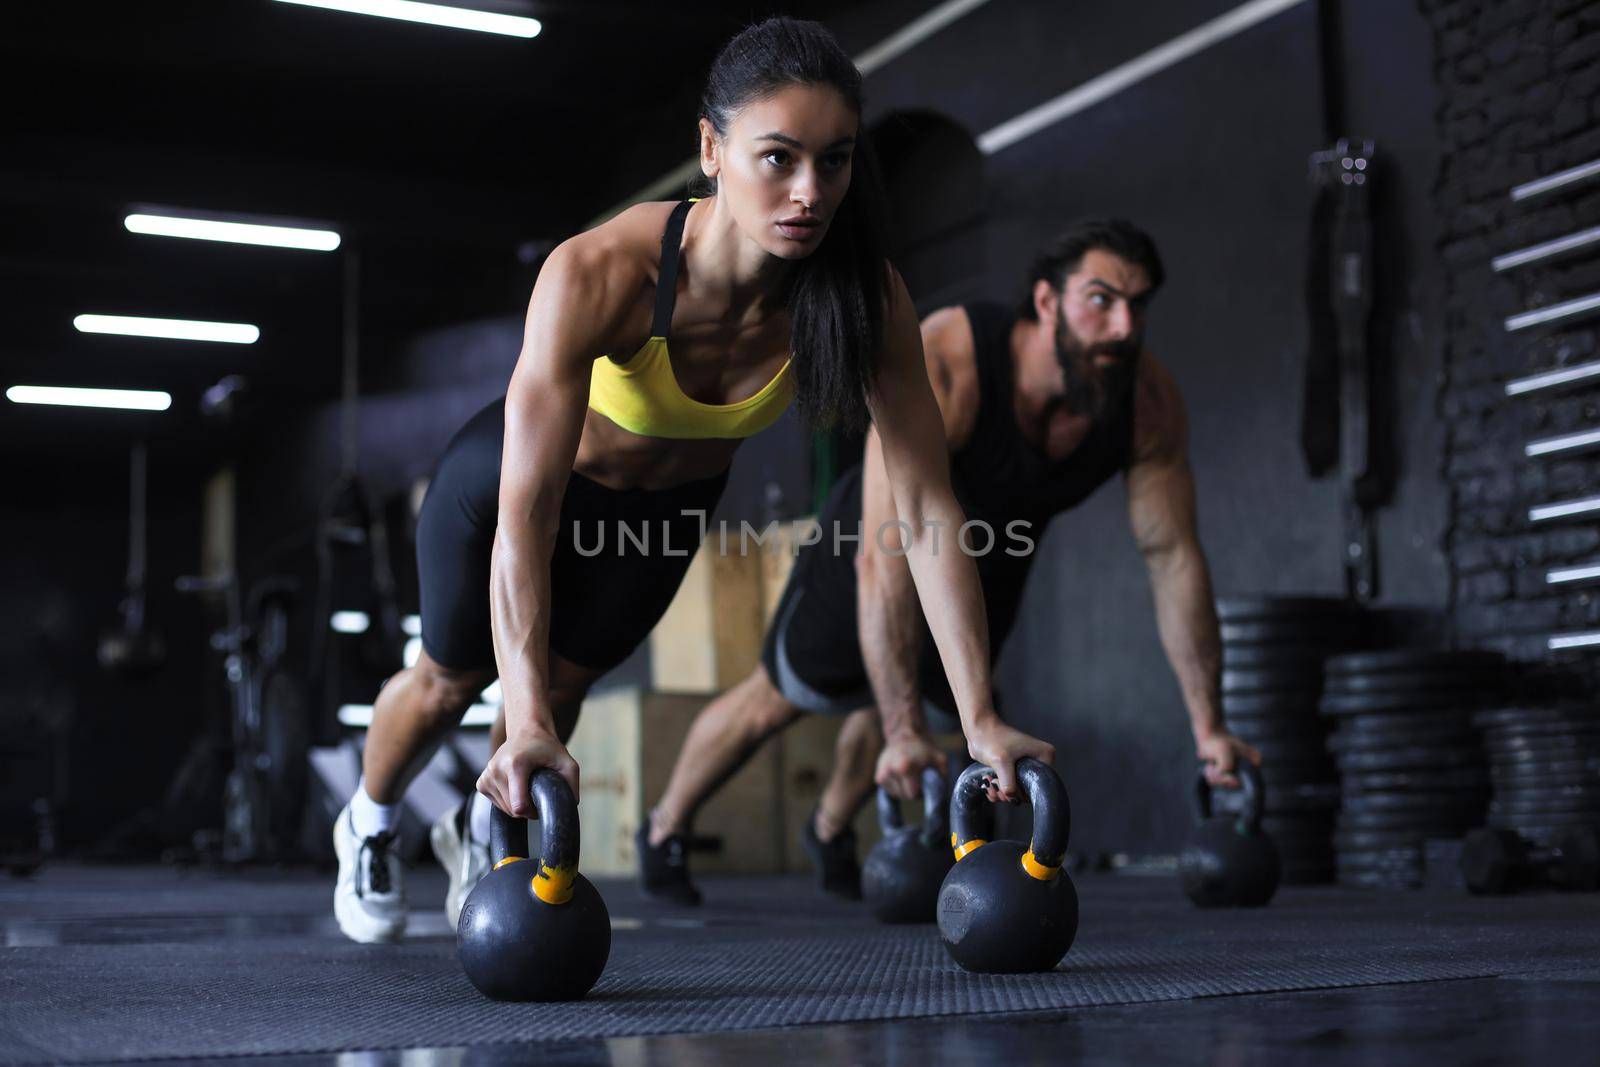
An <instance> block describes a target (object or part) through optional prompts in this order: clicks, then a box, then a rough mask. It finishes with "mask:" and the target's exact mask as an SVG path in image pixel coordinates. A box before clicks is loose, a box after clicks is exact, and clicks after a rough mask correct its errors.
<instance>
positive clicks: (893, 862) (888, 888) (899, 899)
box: [861, 767, 955, 923]
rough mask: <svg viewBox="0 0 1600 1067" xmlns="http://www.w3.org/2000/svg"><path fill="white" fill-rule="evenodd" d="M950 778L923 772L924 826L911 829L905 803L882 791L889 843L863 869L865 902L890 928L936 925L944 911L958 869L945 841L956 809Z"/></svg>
mask: <svg viewBox="0 0 1600 1067" xmlns="http://www.w3.org/2000/svg"><path fill="white" fill-rule="evenodd" d="M944 798H945V787H944V775H943V774H941V773H940V772H939V768H937V767H929V768H928V769H927V770H925V771H923V772H922V825H921V826H920V827H918V826H907V825H905V819H904V818H903V817H902V815H901V813H900V802H899V801H898V800H896V799H895V798H894V797H892V796H890V795H889V792H888V790H886V789H879V790H878V826H879V827H880V828H881V829H882V830H883V840H881V841H879V842H878V843H877V844H876V845H874V846H873V848H872V851H871V853H869V854H868V855H867V862H866V863H865V864H864V865H863V866H862V868H861V897H862V899H863V900H865V901H866V902H867V908H868V909H869V910H871V912H872V914H873V915H875V916H877V918H878V921H880V922H886V923H931V922H933V920H934V918H935V915H936V914H937V912H938V906H939V887H940V886H941V885H942V884H943V882H944V876H945V875H946V874H949V873H950V868H951V867H952V866H954V865H955V858H954V857H953V856H951V854H950V846H949V844H947V843H946V841H945V839H946V838H947V837H948V836H949V834H950V816H949V811H950V809H949V808H947V807H945V801H944Z"/></svg>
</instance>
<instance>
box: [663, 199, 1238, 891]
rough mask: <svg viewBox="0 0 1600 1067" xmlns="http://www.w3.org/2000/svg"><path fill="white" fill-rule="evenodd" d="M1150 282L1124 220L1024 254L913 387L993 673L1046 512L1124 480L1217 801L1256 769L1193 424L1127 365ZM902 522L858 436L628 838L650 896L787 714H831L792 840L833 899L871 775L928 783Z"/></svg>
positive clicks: (926, 337)
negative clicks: (945, 483)
mask: <svg viewBox="0 0 1600 1067" xmlns="http://www.w3.org/2000/svg"><path fill="white" fill-rule="evenodd" d="M1163 278H1164V272H1163V269H1162V266H1161V260H1160V256H1159V254H1158V252H1157V250H1156V247H1155V245H1154V243H1153V242H1152V241H1151V240H1150V238H1149V237H1148V236H1146V235H1145V234H1144V233H1142V232H1141V231H1140V230H1138V229H1137V228H1135V227H1134V226H1132V225H1131V224H1129V223H1127V222H1125V221H1121V220H1115V219H1112V220H1090V221H1085V222H1082V223H1079V224H1078V225H1076V226H1074V227H1073V228H1071V229H1070V230H1068V231H1067V232H1066V233H1064V234H1062V235H1061V236H1060V237H1059V238H1058V239H1057V241H1056V242H1055V243H1054V244H1053V245H1052V246H1051V247H1050V248H1049V249H1048V250H1046V251H1045V252H1044V253H1043V254H1041V255H1040V256H1039V257H1038V259H1037V260H1036V261H1035V263H1034V265H1033V268H1032V270H1031V271H1030V273H1029V277H1028V292H1027V295H1026V297H1025V299H1024V300H1023V302H1022V305H1021V307H1020V308H1018V309H1016V310H1014V311H1008V310H1006V309H1004V308H1001V307H998V306H995V305H989V304H972V305H968V306H965V307H951V308H943V309H941V310H939V311H936V312H934V313H933V314H932V315H930V316H928V318H927V319H926V320H925V321H924V322H923V324H922V335H923V347H924V350H925V353H926V357H927V363H928V377H929V380H930V382H931V383H932V385H933V388H934V393H935V395H936V397H937V399H938V402H939V407H940V411H941V414H942V415H943V417H944V424H945V433H946V437H947V438H948V442H949V448H950V452H951V469H952V475H953V480H954V482H955V487H956V492H957V496H958V498H959V499H960V502H961V504H962V506H963V508H964V510H965V512H966V515H967V519H968V526H969V527H971V530H970V532H969V534H968V535H967V536H965V537H961V538H960V540H959V542H958V534H959V533H960V532H959V531H947V532H946V533H947V537H948V546H949V547H952V548H956V549H959V550H963V551H968V552H969V554H976V562H977V564H978V570H979V575H980V577H981V580H982V584H983V590H984V599H985V602H986V614H987V616H988V623H989V632H990V635H991V638H990V646H989V647H990V654H991V657H993V656H995V655H997V654H998V651H999V648H1000V646H1001V644H1002V642H1003V641H1004V640H1005V637H1006V635H1007V633H1008V632H1009V631H1010V629H1011V627H1012V624H1013V623H1014V622H1015V619H1016V613H1017V609H1018V606H1019V603H1020V600H1021V596H1022V591H1023V588H1024V586H1025V583H1026V580H1027V576H1028V573H1029V570H1030V568H1031V566H1032V562H1033V555H1032V552H1031V548H1032V541H1033V539H1034V538H1036V537H1037V536H1039V535H1040V534H1042V527H1043V526H1044V524H1046V523H1048V521H1049V520H1050V518H1051V517H1053V516H1054V515H1057V514H1059V513H1061V512H1063V511H1066V510H1068V509H1070V508H1072V507H1074V506H1076V505H1077V504H1078V503H1080V502H1081V501H1082V500H1084V499H1085V498H1086V497H1088V496H1089V495H1090V494H1091V493H1093V492H1094V490H1095V489H1097V488H1098V487H1099V486H1100V485H1102V484H1104V483H1105V482H1106V481H1108V480H1110V479H1111V477H1112V476H1114V475H1115V474H1117V473H1118V472H1121V473H1123V474H1124V475H1125V480H1126V486H1127V501H1128V514H1129V519H1130V523H1131V526H1132V531H1133V536H1134V540H1135V542H1136V544H1137V545H1138V547H1139V549H1140V551H1141V553H1142V554H1143V556H1144V559H1145V562H1146V565H1147V567H1148V570H1149V574H1150V582H1151V588H1152V590H1153V593H1154V597H1155V606H1156V620H1157V625H1158V627H1159V630H1160V635H1161V642H1162V647H1163V649H1164V650H1165V653H1166V656H1167V659H1168V661H1169V663H1170V665H1171V667H1172V670H1173V672H1174V674H1175V675H1176V676H1177V680H1178V683H1179V686H1180V689H1181V690H1182V694H1183V699H1184V704H1185V706H1186V708H1187V710H1188V715H1189V720H1190V726H1191V729H1192V732H1193V735H1194V738H1195V749H1196V753H1197V755H1198V756H1199V757H1200V759H1201V760H1203V761H1204V762H1205V763H1206V765H1207V776H1208V777H1209V778H1210V779H1211V780H1212V782H1213V783H1214V784H1221V785H1232V784H1236V780H1235V779H1234V778H1233V776H1232V772H1233V770H1234V768H1235V766H1236V762H1237V760H1238V759H1239V758H1241V757H1243V758H1246V759H1249V760H1251V761H1252V762H1255V763H1259V762H1260V755H1259V753H1257V752H1256V751H1255V749H1253V748H1252V747H1251V746H1249V745H1247V744H1245V743H1244V742H1242V741H1241V740H1239V739H1238V738H1236V737H1234V736H1233V735H1232V734H1231V733H1229V732H1228V730H1227V728H1226V726H1225V725H1224V724H1223V721H1222V716H1221V714H1220V710H1219V701H1218V697H1217V689H1218V672H1219V664H1220V644H1219V640H1218V629H1217V621H1216V616H1215V612H1214V610H1213V607H1212V599H1211V588H1210V578H1209V575H1208V571H1207V566H1206V560H1205V555H1204V553H1203V551H1202V550H1201V547H1200V543H1199V540H1198V537H1197V534H1196V528H1195V490H1194V479H1193V476H1192V474H1191V472H1190V468H1189V461H1188V450H1187V419H1186V416H1185V412H1184V407H1183V402H1182V398H1181V397H1180V396H1179V394H1178V389H1177V385H1176V383H1175V382H1174V381H1173V378H1172V376H1171V374H1170V373H1169V372H1168V371H1167V369H1166V368H1165V367H1164V366H1162V365H1161V363H1160V362H1159V361H1157V360H1156V358H1155V357H1154V356H1152V355H1151V354H1150V353H1148V352H1146V351H1144V350H1143V344H1142V341H1143V334H1144V323H1145V314H1146V310H1147V308H1148V306H1149V303H1150V301H1151V299H1152V297H1153V296H1154V294H1155V292H1156V290H1157V289H1158V288H1159V287H1160V285H1161V283H1162V281H1163ZM896 518H897V516H896V515H895V514H894V510H893V504H892V500H891V497H890V494H889V491H888V486H887V485H886V484H885V475H884V468H883V460H882V453H881V449H880V446H879V444H878V441H877V439H876V436H875V434H869V436H868V439H867V444H866V450H865V455H864V458H863V462H862V465H861V466H860V467H858V468H856V469H854V470H852V471H851V472H849V473H847V474H846V475H845V476H844V477H843V478H842V479H841V480H840V482H839V483H838V485H837V486H836V487H835V489H834V492H833V493H832V495H831V496H830V498H829V500H828V502H827V504H826V506H825V507H824V509H823V513H822V515H820V516H819V521H820V522H821V524H822V536H821V538H820V539H819V540H818V541H817V543H815V544H813V545H810V546H808V547H807V548H805V549H804V550H802V552H801V555H800V557H799V558H798V559H797V560H796V563H795V568H794V571H793V573H792V574H791V576H790V578H789V583H788V585H787V587H786V588H785V590H784V595H783V598H782V600H781V602H780V604H779V607H778V611H777V614H776V616H775V617H774V620H773V624H772V627H771V629H770V631H769V633H768V635H767V642H766V647H765V649H764V651H763V657H762V666H761V667H760V669H758V670H757V671H756V672H754V673H753V674H752V675H751V676H750V677H749V678H747V679H745V680H744V681H743V682H741V683H739V684H738V685H736V686H734V687H733V688H732V689H730V690H729V691H728V692H726V693H724V694H723V695H722V696H720V697H719V698H718V699H717V700H715V701H713V702H712V703H711V704H710V705H708V706H707V707H706V709H705V710H704V711H703V712H701V714H700V715H699V717H698V718H697V719H696V721H695V724H694V726H693V727H692V728H691V730H690V732H689V735H688V737H687V738H686V739H685V741H684V746H683V750H682V752H681V753H680V755H679V758H678V763H677V766H676V767H675V769H674V771H673V775H672V778H671V781H670V782H669V784H668V786H667V790H666V792H665V794H664V795H663V796H662V798H661V800H660V801H659V802H658V803H657V804H656V806H655V807H654V808H653V809H652V810H651V813H650V819H649V823H648V825H647V826H646V827H644V828H642V829H641V830H640V834H639V849H640V857H641V880H642V883H643V887H644V888H645V890H646V891H647V892H650V893H652V894H654V895H657V896H662V897H666V898H669V899H675V900H679V901H682V902H685V903H696V902H698V901H699V899H700V896H699V893H698V891H697V890H696V889H695V887H694V885H693V884H692V882H691V881H690V880H689V876H688V869H687V864H686V861H685V848H684V843H685V835H686V833H687V831H688V828H689V826H690V824H691V822H692V820H693V816H694V813H695V811H696V810H697V809H698V808H699V807H700V805H701V804H703V803H704V802H705V800H706V799H707V798H708V797H709V796H710V795H711V794H712V793H713V792H714V791H715V790H716V788H717V787H718V786H719V785H720V784H721V783H722V782H723V781H725V780H726V779H727V778H728V777H729V776H730V775H731V774H732V773H733V772H734V771H736V770H737V769H738V768H739V766H740V765H742V764H743V763H744V762H745V760H747V759H748V758H749V756H750V755H751V753H753V752H754V751H755V749H756V748H757V747H758V746H759V745H760V744H761V743H762V742H763V741H765V740H766V739H767V738H768V737H770V736H772V735H773V734H774V733H776V732H777V731H779V730H781V729H783V728H784V727H785V726H787V725H788V724H789V723H791V722H794V721H795V720H796V719H797V718H798V717H799V716H800V715H802V714H805V713H807V712H812V713H833V714H844V715H846V716H847V718H846V720H845V722H844V724H843V727H842V728H841V730H840V733H839V738H838V743H837V749H836V762H835V766H834V771H833V775H832V777H831V779H830V780H829V782H828V785H827V788H826V789H825V791H824V793H823V795H822V798H821V800H820V802H819V804H818V806H817V810H816V812H815V813H814V815H813V817H812V819H811V821H810V822H809V823H808V825H807V827H806V831H805V835H804V843H805V846H806V849H807V851H808V852H809V853H810V855H811V857H812V859H813V861H814V863H815V865H816V867H817V870H818V874H819V881H820V882H821V884H822V886H823V888H824V889H826V890H828V891H831V892H834V893H837V894H840V895H843V896H856V895H859V884H860V870H859V866H858V864H857V860H856V855H855V840H854V834H853V832H852V831H851V829H850V823H851V821H852V819H853V817H854V816H855V814H856V812H857V811H858V810H859V809H860V807H861V805H862V804H863V803H864V802H865V801H866V800H867V799H868V797H869V796H870V794H871V792H872V788H873V781H874V778H876V780H877V782H878V783H880V784H882V785H884V786H885V787H886V788H888V789H889V790H890V792H891V793H893V794H895V795H896V796H900V797H912V796H915V795H916V794H917V793H918V791H919V788H920V786H919V781H918V779H919V777H920V771H921V770H922V769H923V768H924V767H927V766H929V765H936V766H939V767H940V769H941V770H944V769H947V768H946V767H945V765H944V763H945V761H944V756H943V755H942V754H941V753H939V752H938V751H937V749H935V748H934V746H933V745H932V743H931V740H930V737H929V730H928V726H927V722H926V717H925V714H924V702H926V704H927V705H928V706H929V710H931V711H933V712H934V713H935V714H942V715H945V716H948V715H949V713H950V712H951V710H952V709H953V707H954V702H953V700H952V698H951V695H950V692H949V688H948V685H947V684H946V682H945V679H944V674H943V671H942V670H941V669H940V666H939V660H938V657H937V656H936V655H933V654H931V648H929V647H928V646H929V642H928V640H927V638H926V635H925V627H924V626H923V623H922V617H921V614H920V609H919V606H918V601H917V597H916V593H915V590H914V588H913V586H912V583H911V576H910V571H909V568H908V567H907V564H906V561H905V559H904V558H903V555H904V554H903V553H902V552H899V551H897V547H898V542H897V540H896V539H897V536H898V535H897V530H896V526H895V522H896ZM974 522H977V523H981V524H984V525H982V526H974V525H973V524H974ZM857 523H859V525H860V530H861V537H860V541H859V552H860V554H859V556H857V557H855V558H853V559H852V558H851V556H850V554H849V553H850V552H851V551H853V550H854V545H855V542H851V541H844V542H843V544H844V545H845V546H848V547H846V548H845V549H844V550H843V551H835V538H834V533H835V530H836V529H837V530H840V531H841V532H842V533H844V534H845V535H846V536H849V535H853V534H854V533H855V532H856V526H857ZM984 526H986V527H987V531H985V529H984ZM964 529H965V528H964ZM880 530H886V531H887V533H886V534H882V535H880V534H879V533H878V531H880ZM986 545H987V549H988V550H987V551H984V549H985V548H986ZM880 724H881V734H880ZM880 747H882V752H881V755H879V749H880ZM874 758H876V760H877V767H876V774H875V775H874V773H873V760H874Z"/></svg>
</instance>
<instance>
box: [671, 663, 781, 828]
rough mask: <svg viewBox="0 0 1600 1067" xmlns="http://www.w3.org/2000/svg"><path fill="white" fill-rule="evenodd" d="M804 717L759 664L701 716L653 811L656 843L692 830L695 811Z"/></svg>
mask: <svg viewBox="0 0 1600 1067" xmlns="http://www.w3.org/2000/svg"><path fill="white" fill-rule="evenodd" d="M800 715H801V711H800V709H799V708H797V707H795V706H794V705H793V704H791V703H790V702H789V701H788V700H787V699H786V698H785V697H784V695H783V694H782V693H780V692H778V690H777V687H776V686H774V685H773V684H772V682H771V680H769V679H768V678H767V672H766V671H765V670H763V669H762V668H760V667H757V668H756V669H755V670H754V671H752V672H751V674H750V676H749V677H748V678H746V679H745V680H744V681H742V682H740V683H739V684H737V685H735V686H734V687H733V688H732V689H729V690H728V691H727V692H725V693H723V694H722V695H721V696H719V697H717V698H716V699H715V700H713V701H712V702H711V703H709V704H707V705H706V706H705V708H704V710H702V711H701V712H700V714H699V715H696V716H695V720H694V723H693V725H691V726H690V727H689V733H688V736H686V737H685V738H684V739H683V748H682V749H680V750H679V752H678V762H677V763H676V764H674V765H673V768H672V777H671V778H670V779H669V780H668V781H667V789H666V792H664V793H663V794H661V799H660V800H658V801H656V805H655V807H654V808H652V809H651V810H650V838H649V840H650V844H651V845H659V844H661V843H662V842H663V841H665V840H666V839H667V838H668V837H670V836H672V835H673V834H684V833H688V832H689V827H690V826H691V825H692V824H693V823H694V815H695V812H697V811H699V810H700V806H701V805H702V804H704V803H705V802H706V801H707V800H708V799H710V797H711V795H712V794H713V793H715V792H716V791H717V790H718V789H720V788H721V787H722V784H723V783H724V782H726V781H727V780H728V779H729V778H731V777H733V775H734V774H735V773H737V772H738V770H739V768H740V767H743V766H744V765H745V764H746V763H747V762H749V760H750V757H751V756H753V755H754V754H755V751H756V749H758V748H760V747H761V745H762V743H763V742H764V741H766V740H767V738H769V737H771V736H772V735H773V734H776V733H777V732H779V731H780V730H782V729H783V728H784V727H786V726H788V725H789V724H790V723H792V722H794V721H795V720H796V719H797V718H799V717H800Z"/></svg>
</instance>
